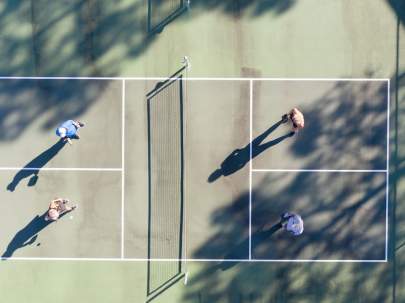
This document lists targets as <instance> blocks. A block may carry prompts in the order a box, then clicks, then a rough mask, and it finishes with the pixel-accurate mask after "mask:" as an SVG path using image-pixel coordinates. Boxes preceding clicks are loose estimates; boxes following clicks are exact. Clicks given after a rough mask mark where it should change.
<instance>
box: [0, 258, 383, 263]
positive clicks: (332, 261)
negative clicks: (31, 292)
mask: <svg viewBox="0 0 405 303" xmlns="http://www.w3.org/2000/svg"><path fill="white" fill-rule="evenodd" d="M1 260H8V261H89V262H179V261H185V262H238V263H386V262H387V260H344V259H343V260H338V259H331V260H322V259H321V260H313V259H297V260H288V259H252V260H249V259H146V258H126V259H121V258H41V257H10V258H1Z"/></svg>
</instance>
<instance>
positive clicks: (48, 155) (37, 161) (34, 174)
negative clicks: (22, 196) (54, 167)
mask: <svg viewBox="0 0 405 303" xmlns="http://www.w3.org/2000/svg"><path fill="white" fill-rule="evenodd" d="M65 144H66V142H64V141H63V140H59V141H58V142H56V143H55V144H54V145H52V146H51V147H50V148H48V149H47V150H45V151H44V152H42V153H41V154H39V155H38V156H37V157H35V158H34V159H33V160H31V161H30V162H28V163H27V164H26V165H25V166H24V167H23V168H22V169H21V170H19V171H18V172H17V174H16V175H15V176H14V178H13V181H11V183H10V184H8V185H7V190H9V191H14V190H15V188H16V187H17V185H18V184H19V183H20V182H21V180H22V179H25V178H28V177H30V176H31V179H30V180H29V182H28V186H34V185H35V184H36V182H37V180H38V173H39V171H40V170H41V168H42V167H44V166H45V165H46V164H47V163H48V162H49V161H50V160H51V159H52V158H54V157H55V156H56V155H57V154H58V152H59V151H60V150H61V149H62V148H63V147H64V146H65Z"/></svg>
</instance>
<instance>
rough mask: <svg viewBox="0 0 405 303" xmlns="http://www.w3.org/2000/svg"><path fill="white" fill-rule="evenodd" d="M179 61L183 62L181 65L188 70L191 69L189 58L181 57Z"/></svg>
mask: <svg viewBox="0 0 405 303" xmlns="http://www.w3.org/2000/svg"><path fill="white" fill-rule="evenodd" d="M181 63H182V64H183V66H184V67H185V68H186V69H187V70H190V69H191V63H190V59H189V58H188V57H187V56H184V57H183V60H182V61H181Z"/></svg>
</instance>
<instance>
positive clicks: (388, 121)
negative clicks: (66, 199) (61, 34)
mask: <svg viewBox="0 0 405 303" xmlns="http://www.w3.org/2000/svg"><path fill="white" fill-rule="evenodd" d="M167 79H168V78H167V77H0V80H109V81H121V82H122V121H121V123H122V146H121V148H122V154H121V157H122V167H121V168H62V167H61V168H47V167H42V168H34V167H33V168H25V167H0V171H7V170H40V171H100V172H121V183H122V184H121V191H122V192H121V254H120V258H41V257H10V258H1V259H2V260H15V261H18V260H22V261H30V260H31V261H112V262H145V261H152V262H155V261H156V262H159V261H160V262H178V261H179V260H181V261H185V262H292V263H301V262H313V263H328V262H331V263H362V262H364V263H377V262H378V263H379V262H387V260H388V228H389V226H388V215H389V213H388V205H389V124H390V104H389V102H390V79H388V78H373V79H370V78H351V79H349V78H235V77H222V78H221V77H214V78H208V77H196V78H186V79H183V80H184V81H249V85H250V86H249V91H250V98H249V104H250V121H249V122H250V132H249V135H250V142H251V141H252V139H253V137H252V132H253V126H252V125H253V117H252V112H253V83H254V82H255V81H335V82H336V81H352V82H366V81H369V82H382V81H386V82H387V83H388V89H387V90H388V92H387V93H388V102H387V146H386V149H387V151H386V157H387V158H386V160H387V161H386V169H383V170H361V169H360V170H351V169H350V170H345V169H341V170H336V169H253V168H252V161H249V258H248V259H193V258H184V259H147V258H125V256H124V248H125V247H124V239H125V238H124V223H125V218H124V210H125V196H124V194H125V98H126V96H125V84H126V81H127V80H158V81H161V80H167ZM249 152H250V159H252V146H250V151H249ZM260 172H324V173H328V172H340V173H352V172H364V173H381V172H385V173H386V232H385V259H384V260H345V259H343V260H335V259H333V260H332V259H331V260H312V259H293V260H283V259H252V251H251V248H252V243H251V238H252V236H251V234H252V174H253V173H260Z"/></svg>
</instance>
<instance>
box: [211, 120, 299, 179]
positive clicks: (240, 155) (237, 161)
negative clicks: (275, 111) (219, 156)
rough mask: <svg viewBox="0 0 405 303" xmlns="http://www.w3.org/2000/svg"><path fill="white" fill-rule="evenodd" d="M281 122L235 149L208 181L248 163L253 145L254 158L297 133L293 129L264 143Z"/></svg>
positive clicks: (228, 173)
mask: <svg viewBox="0 0 405 303" xmlns="http://www.w3.org/2000/svg"><path fill="white" fill-rule="evenodd" d="M281 124H283V120H280V121H278V122H277V123H275V124H274V125H272V126H271V127H270V128H268V129H267V130H266V131H265V132H263V133H262V134H261V135H259V136H258V137H256V138H255V139H254V140H253V141H252V142H251V143H249V144H248V145H246V146H245V147H243V148H242V149H235V150H234V151H233V152H232V153H231V154H230V155H229V156H227V157H226V158H225V160H224V161H223V162H222V163H221V165H220V168H218V169H216V170H215V171H214V172H212V173H211V175H210V176H209V177H208V182H209V183H212V182H214V181H215V180H217V179H218V178H220V177H221V176H229V175H231V174H233V173H235V172H237V171H238V170H240V169H241V168H243V167H244V166H245V165H246V163H248V162H249V160H250V146H252V159H253V158H255V157H257V156H258V155H260V154H261V153H262V152H264V151H265V150H266V149H268V148H270V147H272V146H274V145H276V144H278V143H280V142H282V141H283V140H285V139H287V138H289V137H292V136H293V135H294V134H295V133H294V132H293V131H291V132H289V133H287V134H285V135H283V136H280V137H278V138H276V139H274V140H271V141H269V142H266V143H263V144H262V142H263V141H264V140H265V139H266V138H267V137H268V136H269V135H270V134H271V133H272V132H273V131H275V130H276V129H277V128H278V127H279V126H280V125H281Z"/></svg>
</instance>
